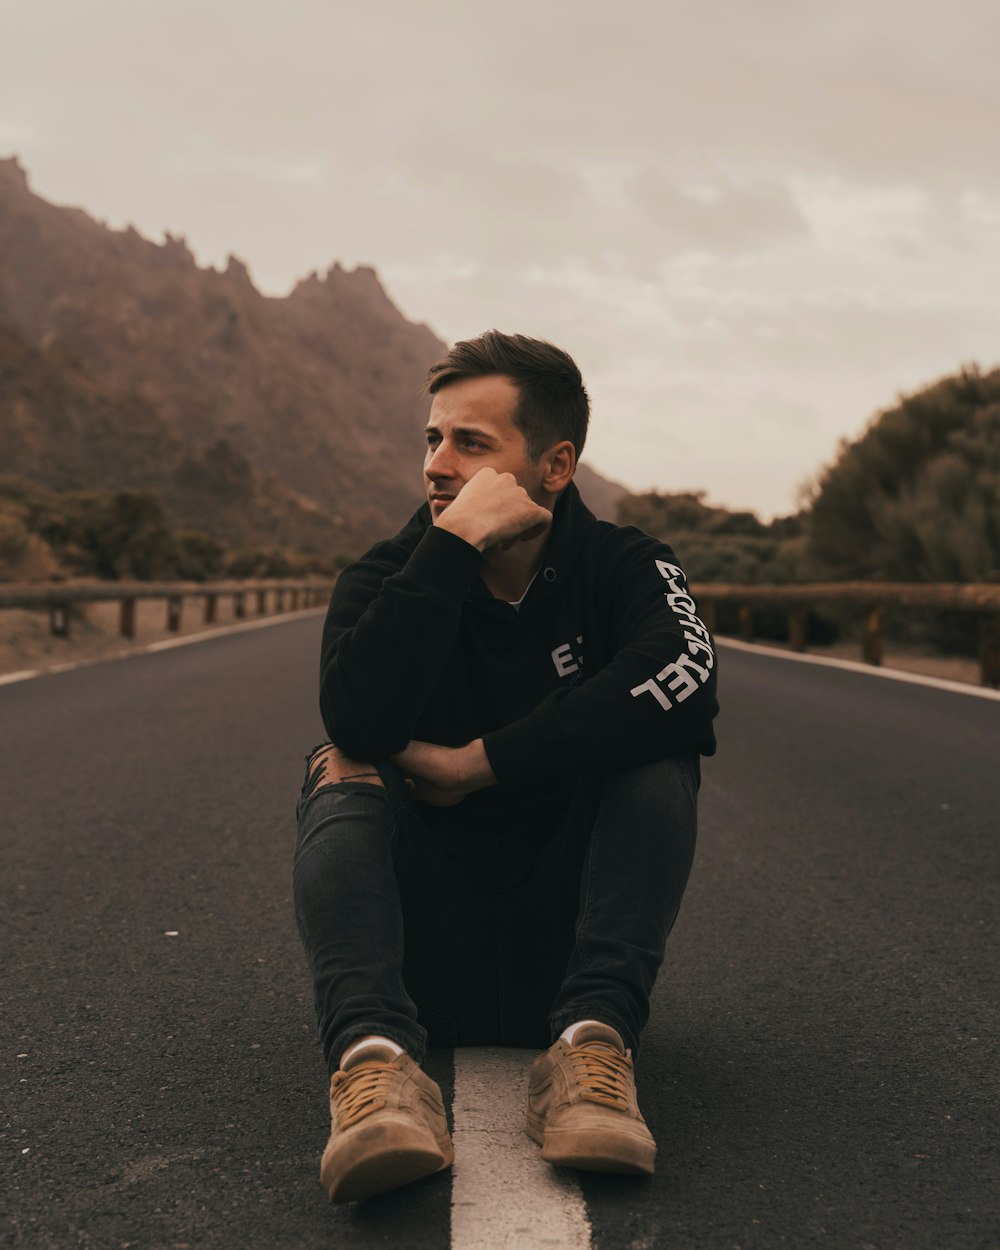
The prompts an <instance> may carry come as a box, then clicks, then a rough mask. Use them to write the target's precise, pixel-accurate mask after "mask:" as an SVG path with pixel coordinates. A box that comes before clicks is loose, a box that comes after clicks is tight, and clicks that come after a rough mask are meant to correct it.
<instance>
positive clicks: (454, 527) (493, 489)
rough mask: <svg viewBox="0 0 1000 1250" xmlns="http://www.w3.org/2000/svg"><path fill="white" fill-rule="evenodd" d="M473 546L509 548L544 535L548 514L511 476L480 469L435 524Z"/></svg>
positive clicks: (480, 547)
mask: <svg viewBox="0 0 1000 1250" xmlns="http://www.w3.org/2000/svg"><path fill="white" fill-rule="evenodd" d="M435 524H436V525H440V526H441V528H442V529H446V530H450V531H451V532H452V533H453V534H455V535H456V536H457V537H458V538H464V539H465V541H466V542H467V543H471V544H472V546H473V547H478V548H479V550H480V551H485V550H486V549H487V547H496V546H498V545H499V546H504V547H509V546H511V545H512V544H513V543H516V542H526V541H527V540H528V539H530V538H537V537H538V535H539V534H544V533H545V531H546V529H548V527H549V526H550V525H551V524H552V513H551V512H549V510H548V509H547V508H543V507H542V506H541V504H537V503H535V501H534V500H533V499H532V498H531V496H530V495H529V494H528V492H527V491H526V490H525V489H524V487H523V486H519V485H518V484H517V479H516V478H515V477H514V474H513V473H497V471H496V469H490V468H484V469H480V470H479V472H478V473H476V474H475V475H474V476H473V477H470V478H469V480H468V481H467V482H466V483H465V485H464V486H463V487H462V489H461V490H460V491H459V492H458V494H457V495H456V496H455V498H454V500H453V501H452V502H451V503H450V504H449V505H448V507H447V508H446V509H445V510H444V512H443V513H442V514H441V516H440V517H439V518H438V519H437V521H436V522H435Z"/></svg>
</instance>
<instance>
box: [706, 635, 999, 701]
mask: <svg viewBox="0 0 1000 1250" xmlns="http://www.w3.org/2000/svg"><path fill="white" fill-rule="evenodd" d="M715 641H716V642H717V643H718V644H719V645H720V646H721V647H732V649H733V650H734V651H754V652H756V653H757V654H758V655H771V656H774V658H775V659H776V660H797V661H798V662H799V663H800V664H821V665H823V666H824V667H825V668H845V669H847V670H848V672H851V673H865V674H866V675H867V676H868V677H887V678H888V679H889V680H890V681H906V682H909V683H910V684H911V685H913V686H932V687H933V688H934V689H935V690H950V691H952V693H954V694H971V695H972V696H973V697H974V698H977V699H1000V690H993V689H992V688H991V687H989V686H971V685H969V684H968V683H967V682H964V681H949V680H948V679H947V678H946V677H927V676H925V674H923V673H905V672H903V670H902V669H898V668H880V667H879V666H878V665H876V664H860V663H859V662H858V661H857V660H836V659H833V658H832V657H831V656H826V655H809V654H808V653H807V654H805V655H803V654H801V653H800V652H798V651H782V650H781V649H780V648H778V647H762V646H760V645H758V644H757V643H754V642H738V641H737V640H736V639H735V638H720V637H719V635H718V634H716V635H715Z"/></svg>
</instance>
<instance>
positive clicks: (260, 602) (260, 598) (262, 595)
mask: <svg viewBox="0 0 1000 1250" xmlns="http://www.w3.org/2000/svg"><path fill="white" fill-rule="evenodd" d="M266 611H267V591H266V590H258V591H257V615H258V616H263V615H264V613H265V612H266Z"/></svg>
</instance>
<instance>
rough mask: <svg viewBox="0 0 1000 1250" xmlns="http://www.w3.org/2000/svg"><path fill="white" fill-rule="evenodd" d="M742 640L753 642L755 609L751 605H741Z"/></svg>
mask: <svg viewBox="0 0 1000 1250" xmlns="http://www.w3.org/2000/svg"><path fill="white" fill-rule="evenodd" d="M739 618H740V638H741V639H742V640H743V641H744V642H753V607H752V606H751V605H750V604H749V603H741V604H740V610H739Z"/></svg>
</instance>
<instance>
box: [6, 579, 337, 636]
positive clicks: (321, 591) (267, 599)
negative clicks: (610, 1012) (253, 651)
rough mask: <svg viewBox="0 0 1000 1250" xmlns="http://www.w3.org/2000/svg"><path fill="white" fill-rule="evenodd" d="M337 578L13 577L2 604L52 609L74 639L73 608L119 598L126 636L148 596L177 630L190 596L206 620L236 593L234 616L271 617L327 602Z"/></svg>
mask: <svg viewBox="0 0 1000 1250" xmlns="http://www.w3.org/2000/svg"><path fill="white" fill-rule="evenodd" d="M331 585H332V583H331V582H330V581H328V580H325V579H322V578H311V579H307V580H302V579H296V580H290V579H279V578H268V579H260V580H254V581H226V582H96V581H94V582H45V583H41V582H39V583H27V582H21V583H18V582H8V583H6V584H0V609H3V608H34V609H36V610H42V611H44V610H46V609H47V610H48V613H49V628H50V630H51V631H52V633H53V634H54V635H55V636H56V637H57V638H68V637H69V633H70V621H71V619H72V611H71V609H72V607H73V605H74V604H81V603H118V604H119V605H120V609H119V617H118V632H119V633H120V634H121V636H122V637H123V638H134V637H135V634H136V623H135V622H136V612H135V607H136V604H137V603H139V602H141V601H143V600H148V599H162V600H164V601H165V603H166V626H167V629H168V630H170V632H171V633H177V632H178V631H179V630H180V627H181V621H182V619H183V614H184V604H185V602H186V601H187V600H195V601H196V600H199V599H200V600H202V620H203V621H204V622H205V624H206V625H211V624H214V622H215V620H216V618H217V616H218V605H219V600H220V599H223V598H225V597H226V596H231V597H232V600H233V616H234V617H235V618H236V619H237V620H242V619H244V618H245V617H247V616H249V615H255V616H266V615H268V613H269V610H270V611H271V612H275V613H277V612H297V611H299V609H301V608H315V607H322V606H324V605H325V604H326V603H327V602H328V601H329V598H330V588H331Z"/></svg>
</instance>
